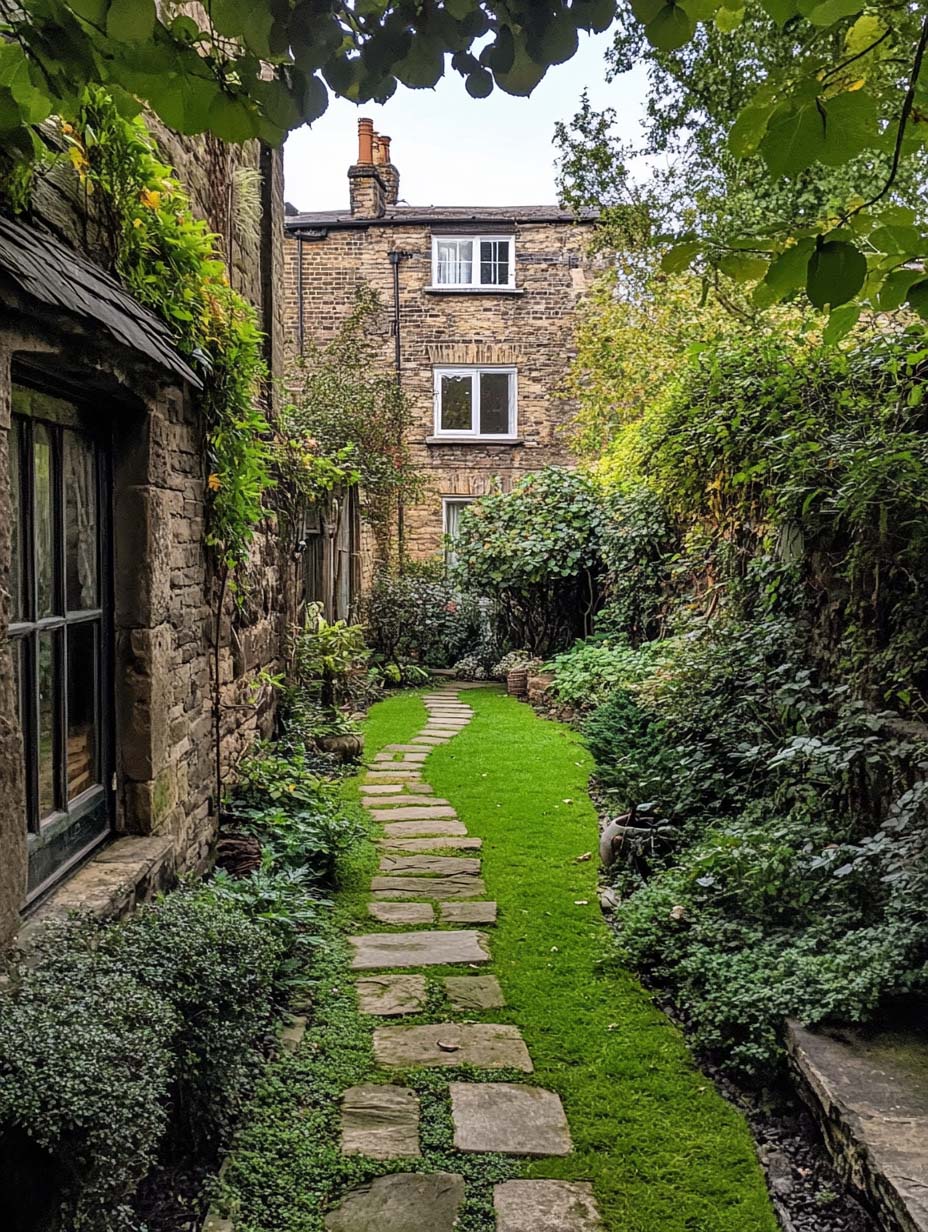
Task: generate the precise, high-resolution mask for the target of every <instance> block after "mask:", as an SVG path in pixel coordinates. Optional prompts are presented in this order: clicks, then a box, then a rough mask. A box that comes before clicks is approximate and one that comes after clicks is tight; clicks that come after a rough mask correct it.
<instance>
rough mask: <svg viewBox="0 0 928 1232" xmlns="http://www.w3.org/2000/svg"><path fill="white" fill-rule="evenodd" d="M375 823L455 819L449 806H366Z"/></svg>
mask: <svg viewBox="0 0 928 1232" xmlns="http://www.w3.org/2000/svg"><path fill="white" fill-rule="evenodd" d="M367 807H368V808H369V809H370V812H371V816H372V817H373V818H374V820H375V821H428V820H429V819H430V818H432V817H457V813H456V812H455V811H454V809H453V808H452V807H451V805H450V804H430V805H428V806H426V805H424V804H413V805H407V806H404V807H401V808H393V807H392V806H391V807H390V808H380V807H377V808H374V806H373V805H371V804H369V805H368V806H367Z"/></svg>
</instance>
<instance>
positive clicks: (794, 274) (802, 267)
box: [764, 239, 815, 299]
mask: <svg viewBox="0 0 928 1232" xmlns="http://www.w3.org/2000/svg"><path fill="white" fill-rule="evenodd" d="M814 248H815V241H814V240H810V239H802V240H799V242H798V243H796V244H793V245H792V246H791V247H790V248H787V249H786V251H785V252H781V253H780V255H779V256H778V257H777V259H776V260H775V261H773V262H771V265H770V268H769V269H768V270H767V273H766V274H765V275H764V282H765V283H766V285H767V286H768V287H770V289H771V291H773V292H774V294H775V295H776V297H777V299H781V298H782V297H783V296H784V295H788V294H789V293H790V291H795V290H796V289H797V288H798V287H804V286H805V284H806V277H807V275H808V269H809V258H810V257H811V255H812V252H813V250H814Z"/></svg>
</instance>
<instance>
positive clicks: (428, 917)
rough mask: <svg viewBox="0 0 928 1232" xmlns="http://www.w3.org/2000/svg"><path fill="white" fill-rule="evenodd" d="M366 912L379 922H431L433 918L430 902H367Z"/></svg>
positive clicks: (433, 913) (433, 911) (432, 908)
mask: <svg viewBox="0 0 928 1232" xmlns="http://www.w3.org/2000/svg"><path fill="white" fill-rule="evenodd" d="M367 914H368V915H370V916H373V918H374V919H375V920H379V921H380V922H381V924H432V923H433V922H434V920H435V908H434V907H433V906H432V904H431V903H369V904H368V908H367Z"/></svg>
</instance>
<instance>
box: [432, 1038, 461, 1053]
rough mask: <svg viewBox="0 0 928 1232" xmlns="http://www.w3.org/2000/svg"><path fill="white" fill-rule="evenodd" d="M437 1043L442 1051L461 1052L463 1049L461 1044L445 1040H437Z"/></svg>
mask: <svg viewBox="0 0 928 1232" xmlns="http://www.w3.org/2000/svg"><path fill="white" fill-rule="evenodd" d="M435 1043H436V1044H437V1045H438V1047H439V1048H440V1049H441V1050H442V1052H460V1051H461V1045H460V1044H446V1043H445V1042H444V1040H436V1041H435Z"/></svg>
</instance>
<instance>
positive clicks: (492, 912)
mask: <svg viewBox="0 0 928 1232" xmlns="http://www.w3.org/2000/svg"><path fill="white" fill-rule="evenodd" d="M441 922H442V924H495V923H496V903H493V902H489V901H487V902H482V903H442V905H441Z"/></svg>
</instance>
